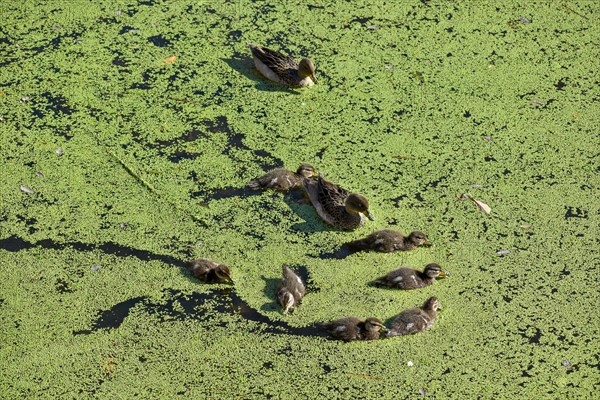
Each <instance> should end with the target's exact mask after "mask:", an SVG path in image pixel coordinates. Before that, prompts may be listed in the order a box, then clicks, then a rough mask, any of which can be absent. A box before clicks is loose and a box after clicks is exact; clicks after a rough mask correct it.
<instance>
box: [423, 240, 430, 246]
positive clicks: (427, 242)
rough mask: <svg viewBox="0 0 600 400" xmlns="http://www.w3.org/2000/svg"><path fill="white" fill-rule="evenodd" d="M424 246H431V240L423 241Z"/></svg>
mask: <svg viewBox="0 0 600 400" xmlns="http://www.w3.org/2000/svg"><path fill="white" fill-rule="evenodd" d="M423 246H424V247H431V242H430V241H429V240H426V241H424V242H423Z"/></svg>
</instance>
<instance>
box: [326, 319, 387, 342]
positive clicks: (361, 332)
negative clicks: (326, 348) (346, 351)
mask: <svg viewBox="0 0 600 400" xmlns="http://www.w3.org/2000/svg"><path fill="white" fill-rule="evenodd" d="M321 327H322V328H323V329H325V330H326V331H327V332H329V334H330V335H331V336H333V337H334V338H336V339H341V340H344V341H346V342H349V341H351V340H376V339H379V335H380V333H381V331H385V327H384V326H383V323H382V322H381V321H380V320H378V319H377V318H373V317H371V318H367V319H366V320H363V319H359V318H356V317H347V318H340V319H336V320H335V321H331V322H327V323H324V324H321Z"/></svg>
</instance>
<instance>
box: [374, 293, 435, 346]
mask: <svg viewBox="0 0 600 400" xmlns="http://www.w3.org/2000/svg"><path fill="white" fill-rule="evenodd" d="M438 309H440V303H439V301H438V299H437V298H435V297H430V298H429V299H427V301H426V302H425V303H424V304H423V306H422V307H420V308H419V307H415V308H409V309H407V310H404V311H402V312H401V313H400V314H398V315H397V316H396V318H394V320H393V321H392V323H391V326H390V328H389V329H388V331H387V335H386V336H387V337H392V336H399V335H408V334H411V333H417V332H421V331H424V330H427V329H429V328H430V327H431V325H433V322H434V321H435V318H436V316H437V310H438Z"/></svg>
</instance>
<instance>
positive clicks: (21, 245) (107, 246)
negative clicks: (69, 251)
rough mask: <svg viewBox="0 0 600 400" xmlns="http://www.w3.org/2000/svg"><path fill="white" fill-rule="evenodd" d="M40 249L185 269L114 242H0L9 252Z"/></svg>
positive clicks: (10, 239) (169, 259)
mask: <svg viewBox="0 0 600 400" xmlns="http://www.w3.org/2000/svg"><path fill="white" fill-rule="evenodd" d="M35 247H41V248H43V249H52V250H63V249H65V248H73V249H75V250H78V251H92V250H100V251H102V252H103V253H105V254H112V255H115V256H117V257H135V258H137V259H139V260H142V261H161V262H163V263H165V264H168V265H174V266H178V267H182V268H185V262H184V261H182V260H179V259H177V258H175V257H173V256H169V255H165V254H156V253H153V252H151V251H148V250H139V249H134V248H132V247H129V246H124V245H120V244H117V243H114V242H107V243H102V244H99V245H95V244H88V243H82V242H66V243H59V242H55V241H53V240H52V239H44V240H40V241H38V242H33V243H32V242H28V241H26V240H24V239H21V238H20V237H17V236H10V237H8V238H5V239H1V240H0V249H3V250H7V251H10V252H17V251H20V250H25V249H31V248H35Z"/></svg>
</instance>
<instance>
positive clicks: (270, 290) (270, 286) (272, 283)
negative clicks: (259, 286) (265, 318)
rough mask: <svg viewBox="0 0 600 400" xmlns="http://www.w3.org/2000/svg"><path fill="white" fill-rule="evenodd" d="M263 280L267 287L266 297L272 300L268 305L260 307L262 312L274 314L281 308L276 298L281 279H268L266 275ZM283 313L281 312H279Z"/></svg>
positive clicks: (265, 290)
mask: <svg viewBox="0 0 600 400" xmlns="http://www.w3.org/2000/svg"><path fill="white" fill-rule="evenodd" d="M261 279H262V280H263V281H265V287H264V289H263V293H264V294H265V297H267V298H269V299H271V301H269V302H268V303H265V304H263V305H262V306H261V307H260V310H261V311H264V312H272V311H277V310H278V309H280V307H279V306H278V304H277V299H276V298H275V288H277V284H278V283H279V280H280V279H279V278H267V277H266V276H264V275H261ZM279 311H281V310H279Z"/></svg>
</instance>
